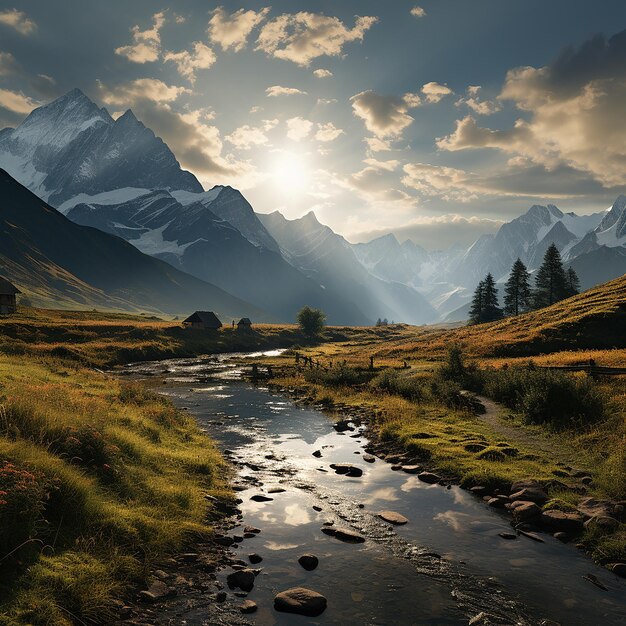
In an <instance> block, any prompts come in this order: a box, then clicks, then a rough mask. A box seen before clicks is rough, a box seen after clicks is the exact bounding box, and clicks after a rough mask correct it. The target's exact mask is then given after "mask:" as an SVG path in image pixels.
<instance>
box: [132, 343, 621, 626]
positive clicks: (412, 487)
mask: <svg viewBox="0 0 626 626" xmlns="http://www.w3.org/2000/svg"><path fill="white" fill-rule="evenodd" d="M242 356H243V355H230V356H229V355H223V356H219V357H218V356H216V357H207V358H199V359H186V360H184V359H176V360H170V361H160V362H154V363H142V364H136V365H131V366H129V368H128V369H129V371H130V373H132V374H134V375H135V376H139V377H141V376H154V375H158V376H162V377H163V378H164V384H163V386H162V389H161V391H162V393H164V394H166V395H168V396H169V397H170V398H171V399H172V401H173V402H174V403H175V404H176V405H177V406H178V407H180V408H183V409H186V410H188V411H189V412H190V413H191V414H192V415H194V416H195V418H196V419H197V420H198V422H199V423H200V425H201V426H202V427H203V428H204V429H205V430H206V431H207V432H208V433H209V434H210V435H211V436H212V437H213V438H214V439H215V440H216V441H217V442H218V444H219V446H220V447H221V449H222V450H225V451H227V452H226V454H227V456H228V458H230V460H231V461H232V462H233V463H235V465H236V467H237V478H236V484H237V485H238V489H239V490H240V493H239V494H238V495H239V497H240V498H241V500H242V503H241V504H240V508H241V510H242V512H243V523H242V525H241V527H238V528H235V529H233V531H232V534H235V535H237V534H243V526H245V525H251V526H255V527H257V528H259V529H261V533H259V534H258V535H257V536H256V537H254V538H249V539H245V540H244V541H243V542H241V543H240V544H238V545H237V544H236V545H235V546H234V548H233V549H234V550H235V552H236V553H237V555H238V557H239V558H241V559H243V560H245V561H247V556H248V554H251V553H257V554H259V555H260V556H261V557H262V558H263V561H262V562H261V563H260V564H259V565H251V567H259V568H262V571H261V572H260V574H259V575H258V576H257V578H256V581H255V585H254V589H253V590H252V591H251V592H250V593H249V595H248V598H249V599H251V600H254V601H255V602H256V603H257V604H258V607H259V608H258V611H257V612H256V613H255V614H253V615H250V616H247V617H249V619H250V621H251V622H252V623H255V624H259V625H263V626H265V625H267V626H269V625H273V624H279V625H291V624H341V625H344V624H356V625H379V624H380V625H383V624H384V625H394V626H395V625H398V626H405V625H407V626H408V625H427V624H429V625H435V624H436V625H441V626H445V625H453V624H468V622H469V621H470V620H471V619H472V618H475V617H476V616H478V615H480V613H485V614H488V615H489V616H490V619H491V621H485V620H484V619H483V620H482V621H481V620H480V619H478V620H477V621H476V622H475V623H476V624H487V623H489V624H492V623H501V624H520V625H525V624H528V625H531V624H532V625H535V624H554V623H555V622H556V623H558V624H561V625H562V626H579V625H580V626H592V625H594V626H595V625H600V624H602V625H603V626H612V625H618V624H619V625H623V624H626V582H625V581H624V580H622V579H619V578H617V577H616V576H615V575H613V574H611V573H610V572H609V571H607V570H605V569H603V568H600V567H597V566H595V565H594V564H593V563H592V561H591V560H590V559H589V558H588V557H586V556H585V555H584V554H582V553H581V552H580V551H578V550H577V549H576V548H575V547H574V546H571V545H564V544H562V543H560V542H558V541H557V540H555V539H553V538H552V537H551V536H549V535H547V534H546V535H541V537H542V538H543V539H544V543H538V542H535V541H532V540H530V539H527V538H525V537H519V538H518V539H516V540H505V539H502V538H501V537H500V536H499V535H498V533H500V532H504V531H508V532H510V531H511V526H510V523H509V518H508V517H507V516H506V515H505V514H504V513H499V512H497V511H495V510H493V509H490V508H488V507H487V506H486V505H485V504H484V503H483V502H482V501H480V500H479V499H477V498H476V497H474V496H473V495H471V494H469V493H467V492H465V491H463V490H462V489H460V488H458V487H455V486H453V487H452V488H450V489H446V488H445V487H442V486H440V485H428V484H426V483H423V482H421V481H420V480H419V479H418V478H417V476H415V475H409V474H405V473H403V472H397V471H395V472H394V471H392V470H391V469H390V465H389V464H387V463H384V462H382V461H380V460H378V459H377V460H376V461H375V462H374V463H366V462H364V461H363V459H362V455H363V447H364V446H365V445H366V444H367V441H366V439H365V438H364V437H363V435H362V432H361V431H360V430H359V428H358V427H357V428H356V429H355V430H354V431H348V432H346V433H338V432H336V431H335V430H334V429H333V421H332V420H331V419H329V417H328V416H327V415H325V414H324V413H322V412H321V411H318V410H315V409H312V408H307V407H302V406H299V405H297V404H296V403H295V402H294V401H292V400H291V399H289V398H288V397H287V396H285V395H279V394H277V393H273V392H271V391H270V390H268V389H267V388H265V387H262V386H254V385H252V384H250V383H248V382H245V381H244V380H242V378H241V372H242V370H241V366H239V365H238V364H237V363H240V362H241V359H242ZM248 356H250V355H248ZM317 450H319V451H321V453H322V456H321V458H317V457H315V456H313V455H312V453H313V452H314V451H317ZM331 463H351V464H353V465H356V466H357V467H360V468H361V469H362V470H363V476H362V477H360V478H348V477H345V476H341V475H337V474H335V473H334V472H333V471H332V470H331V469H329V464H331ZM274 488H281V489H284V491H281V492H279V493H269V491H270V490H272V489H274ZM258 494H263V495H265V496H267V497H269V498H272V499H271V500H269V501H267V502H256V501H254V500H251V497H252V496H254V495H258ZM314 507H315V508H314ZM380 510H393V511H397V512H399V513H401V514H402V515H405V516H406V517H407V518H408V519H409V522H408V523H407V524H406V525H404V526H391V525H389V524H387V523H385V522H383V521H382V520H380V519H379V518H378V517H377V516H376V513H377V512H378V511H380ZM325 522H326V523H330V522H332V523H333V527H340V528H348V529H351V530H353V531H356V532H358V533H360V534H361V535H362V536H363V537H365V542H364V543H360V544H351V543H343V542H341V541H339V540H337V539H336V538H334V537H332V536H328V535H326V534H324V533H322V532H321V529H322V527H323V525H324V523H325ZM306 553H310V554H314V555H316V556H317V557H318V558H319V566H318V567H317V569H315V570H314V571H311V572H308V571H305V570H304V569H303V568H302V567H301V566H300V565H299V563H298V557H299V556H300V555H302V554H306ZM228 573H229V571H228V570H227V571H224V572H223V574H222V577H223V579H224V580H225V577H226V575H227V574H228ZM588 574H593V575H595V576H596V577H597V578H598V580H599V581H601V583H602V584H603V585H604V586H605V587H606V588H607V590H602V589H600V588H599V587H597V586H595V585H593V584H592V583H590V582H589V581H588V580H586V579H584V578H583V576H586V575H588ZM295 586H303V587H307V588H309V589H312V590H314V591H317V592H319V593H321V594H323V595H324V596H326V598H327V599H328V608H327V610H326V611H325V612H324V613H323V614H322V615H321V616H319V617H316V618H309V617H302V616H297V615H289V614H285V613H278V612H276V611H275V610H274V608H273V598H274V596H275V594H276V593H277V592H279V591H282V590H285V589H287V588H289V587H295ZM184 623H185V624H191V625H193V624H198V625H199V624H205V623H207V622H206V621H205V619H203V615H202V611H201V610H198V611H195V612H194V611H191V612H190V613H189V614H187V615H185V621H184Z"/></svg>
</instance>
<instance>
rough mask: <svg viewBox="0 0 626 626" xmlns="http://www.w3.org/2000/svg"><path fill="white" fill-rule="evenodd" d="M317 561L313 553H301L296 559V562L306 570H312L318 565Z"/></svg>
mask: <svg viewBox="0 0 626 626" xmlns="http://www.w3.org/2000/svg"><path fill="white" fill-rule="evenodd" d="M319 562H320V561H319V559H318V558H317V557H316V556H315V555H314V554H303V555H302V556H301V557H300V558H299V559H298V563H300V565H302V567H303V568H304V569H305V570H306V571H307V572H312V571H313V570H314V569H315V568H316V567H317V566H318V565H319Z"/></svg>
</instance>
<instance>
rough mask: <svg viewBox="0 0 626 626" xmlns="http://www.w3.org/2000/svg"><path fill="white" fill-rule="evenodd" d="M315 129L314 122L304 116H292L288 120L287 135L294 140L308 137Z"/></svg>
mask: <svg viewBox="0 0 626 626" xmlns="http://www.w3.org/2000/svg"><path fill="white" fill-rule="evenodd" d="M312 129H313V122H311V121H310V120H306V119H304V118H303V117H292V118H290V119H288V120H287V137H289V139H291V140H292V141H302V139H306V138H307V137H308V136H309V134H310V133H311V130H312Z"/></svg>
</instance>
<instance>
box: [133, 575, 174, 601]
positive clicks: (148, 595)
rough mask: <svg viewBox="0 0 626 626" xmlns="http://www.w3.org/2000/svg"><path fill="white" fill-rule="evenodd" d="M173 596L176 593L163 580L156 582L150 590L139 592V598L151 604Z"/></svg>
mask: <svg viewBox="0 0 626 626" xmlns="http://www.w3.org/2000/svg"><path fill="white" fill-rule="evenodd" d="M173 595H176V591H175V590H174V589H171V588H170V587H168V586H167V585H166V584H165V583H164V582H163V581H161V580H155V581H154V582H153V583H152V584H151V585H150V587H148V589H146V590H144V591H140V592H139V598H140V599H141V600H143V601H144V602H150V603H154V602H158V601H159V600H163V599H165V598H169V597H170V596H173Z"/></svg>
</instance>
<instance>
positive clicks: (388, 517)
mask: <svg viewBox="0 0 626 626" xmlns="http://www.w3.org/2000/svg"><path fill="white" fill-rule="evenodd" d="M378 517H380V519H381V520H383V521H384V522H388V523H389V524H393V525H394V526H403V525H404V524H408V522H409V520H408V518H406V517H404V515H402V514H400V513H397V512H396V511H380V513H378Z"/></svg>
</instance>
